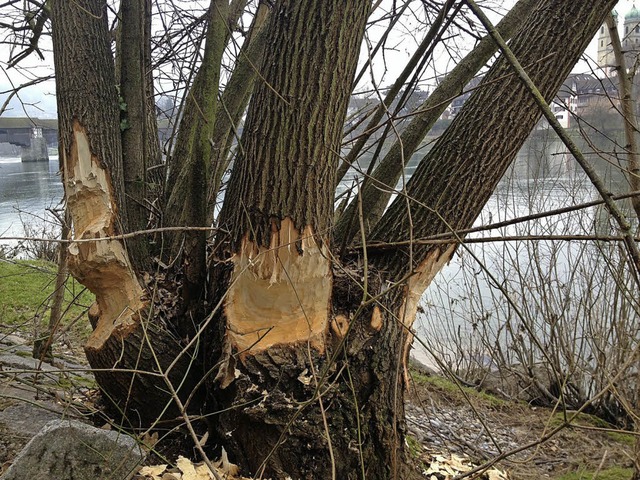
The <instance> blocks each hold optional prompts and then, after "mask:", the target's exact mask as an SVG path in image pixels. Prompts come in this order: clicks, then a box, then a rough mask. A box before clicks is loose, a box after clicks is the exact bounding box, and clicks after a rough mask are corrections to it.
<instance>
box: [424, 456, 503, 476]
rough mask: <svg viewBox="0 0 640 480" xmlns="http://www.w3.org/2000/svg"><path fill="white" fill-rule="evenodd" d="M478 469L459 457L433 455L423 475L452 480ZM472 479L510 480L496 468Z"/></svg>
mask: <svg viewBox="0 0 640 480" xmlns="http://www.w3.org/2000/svg"><path fill="white" fill-rule="evenodd" d="M474 468H476V466H475V465H473V464H472V463H471V461H470V460H468V459H466V458H462V457H459V456H458V455H455V454H451V455H431V460H430V465H429V468H427V469H426V470H424V471H423V472H422V475H423V476H424V477H426V478H427V479H429V480H451V479H453V478H454V477H456V476H458V475H461V474H464V473H467V472H470V471H471V470H473V469H474ZM471 478H475V479H482V480H510V479H509V476H508V475H507V474H506V473H505V472H502V471H500V470H498V469H496V468H490V469H488V470H486V471H484V472H483V473H482V474H480V475H476V476H473V477H471Z"/></svg>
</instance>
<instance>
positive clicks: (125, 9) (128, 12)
mask: <svg viewBox="0 0 640 480" xmlns="http://www.w3.org/2000/svg"><path fill="white" fill-rule="evenodd" d="M150 10H151V2H150V0H130V1H126V2H122V3H121V5H120V26H119V36H118V37H119V38H118V49H117V50H118V54H119V62H118V63H119V66H120V68H119V79H118V80H119V85H120V87H119V88H120V96H121V103H120V109H121V112H120V130H121V132H122V164H123V171H124V187H125V193H126V195H127V197H128V198H129V201H128V205H127V207H128V208H127V213H128V225H129V229H130V230H131V231H135V230H143V229H144V228H145V227H146V226H147V224H148V223H149V217H150V213H149V212H150V204H151V202H152V201H153V198H152V194H153V192H154V190H156V191H155V193H156V194H157V189H154V188H149V174H148V169H149V167H151V166H153V165H156V164H157V163H158V153H159V144H158V129H157V122H156V118H155V104H154V102H153V83H152V82H150V81H149V79H150V73H149V71H150V69H151V58H150V50H151V38H150V19H151V11H150ZM154 125H155V128H154ZM148 245H149V239H148V238H146V237H135V238H133V239H131V240H129V241H128V242H127V248H128V251H129V255H130V257H131V259H132V261H133V262H134V264H136V265H137V266H139V267H140V266H144V265H145V264H148V262H149V254H150V251H149V249H148Z"/></svg>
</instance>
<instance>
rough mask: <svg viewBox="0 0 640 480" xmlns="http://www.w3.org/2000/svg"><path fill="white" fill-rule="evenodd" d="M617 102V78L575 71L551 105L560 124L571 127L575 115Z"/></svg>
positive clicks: (610, 105)
mask: <svg viewBox="0 0 640 480" xmlns="http://www.w3.org/2000/svg"><path fill="white" fill-rule="evenodd" d="M617 103H618V89H617V87H616V83H615V78H611V77H605V78H598V77H596V76H595V75H591V74H585V73H573V74H571V75H569V76H568V77H567V79H566V80H565V81H564V83H563V84H562V86H561V87H560V90H558V94H557V95H556V97H555V98H554V99H553V101H552V102H551V105H550V107H551V110H552V112H553V114H554V115H555V117H556V119H557V120H558V121H559V122H560V125H562V126H563V127H564V128H569V127H572V126H573V125H572V118H573V117H574V116H575V115H584V114H585V113H587V112H588V111H589V110H593V109H595V108H602V107H605V108H610V107H612V106H613V105H616V104H617ZM545 124H546V122H543V123H542V124H541V126H545Z"/></svg>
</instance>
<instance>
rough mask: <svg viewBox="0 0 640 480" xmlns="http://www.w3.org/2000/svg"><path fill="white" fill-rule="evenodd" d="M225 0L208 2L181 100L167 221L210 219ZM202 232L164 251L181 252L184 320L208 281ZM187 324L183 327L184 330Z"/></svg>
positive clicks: (172, 241)
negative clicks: (201, 41)
mask: <svg viewBox="0 0 640 480" xmlns="http://www.w3.org/2000/svg"><path fill="white" fill-rule="evenodd" d="M228 8H229V4H228V2H227V1H225V0H214V1H212V2H211V6H210V8H209V13H208V16H207V35H206V43H205V48H204V54H203V59H202V63H201V64H200V67H199V70H198V73H197V74H196V77H195V79H194V83H193V86H192V88H191V90H190V91H189V93H188V94H187V98H186V101H185V108H184V113H183V115H182V119H181V121H180V129H179V130H178V136H177V139H176V145H175V148H174V151H173V153H172V155H171V157H170V159H169V161H168V166H169V175H168V179H167V203H166V208H165V217H164V218H165V225H167V226H172V227H203V226H206V225H207V224H208V220H209V218H208V211H209V208H208V207H207V185H208V179H209V171H210V168H209V162H210V160H211V136H212V133H213V126H214V121H215V117H216V106H217V102H218V85H219V81H220V63H221V60H222V54H223V52H224V47H225V43H226V39H227V32H228V25H227V20H228ZM206 238H207V236H206V234H205V232H202V231H197V232H186V233H185V234H184V235H170V236H168V237H167V241H166V251H165V252H164V253H165V257H169V258H175V257H177V256H181V257H182V262H181V264H182V268H183V282H184V284H183V287H182V303H183V313H184V315H185V316H186V317H190V318H187V319H186V324H191V323H193V322H194V321H196V319H197V317H199V316H201V314H202V309H201V307H202V300H203V298H204V291H205V283H206V273H207V270H206V251H205V250H206ZM186 330H188V328H186V327H185V331H186Z"/></svg>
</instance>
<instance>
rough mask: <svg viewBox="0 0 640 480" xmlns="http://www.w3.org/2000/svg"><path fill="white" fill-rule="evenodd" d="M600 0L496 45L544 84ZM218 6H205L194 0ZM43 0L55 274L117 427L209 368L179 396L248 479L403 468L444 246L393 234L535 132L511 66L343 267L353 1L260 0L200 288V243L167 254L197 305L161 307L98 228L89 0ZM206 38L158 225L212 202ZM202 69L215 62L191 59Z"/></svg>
mask: <svg viewBox="0 0 640 480" xmlns="http://www.w3.org/2000/svg"><path fill="white" fill-rule="evenodd" d="M587 3H588V4H587ZM614 3H615V2H614V1H613V0H593V1H591V2H574V1H573V0H565V1H561V2H559V1H558V0H539V1H538V3H537V7H536V8H535V9H534V11H533V12H532V14H531V15H530V16H529V17H528V18H527V21H526V23H525V25H524V26H523V27H522V29H521V31H520V32H519V34H518V35H517V36H516V37H515V38H514V39H513V41H512V46H513V49H514V51H515V52H516V54H517V55H518V56H519V58H520V61H521V62H522V63H523V64H524V65H525V66H527V68H529V74H530V76H531V77H532V78H533V79H534V81H536V82H537V84H538V85H539V87H540V90H541V91H542V92H543V93H544V94H545V95H546V96H547V98H551V97H552V96H553V95H554V93H555V91H556V90H557V89H558V87H559V86H560V84H561V83H562V81H563V80H564V79H565V77H566V75H567V73H568V72H569V71H570V69H571V67H572V65H573V64H574V63H575V61H576V60H577V58H578V56H579V55H580V53H581V52H582V50H583V49H584V48H585V46H586V45H587V43H588V41H589V40H590V39H591V38H592V36H593V34H594V33H595V31H596V30H597V28H598V27H599V26H600V24H601V22H602V20H603V19H604V16H605V14H606V13H607V12H608V11H609V10H610V9H611V8H612V6H613V4H614ZM222 4H225V5H228V3H227V2H224V1H221V0H214V2H213V5H212V10H211V12H216V14H219V11H218V10H217V9H216V8H214V7H215V6H216V5H218V6H220V7H222V6H223V5H222ZM52 7H53V9H52V18H53V40H54V52H55V58H56V73H57V89H58V92H57V93H58V103H59V128H60V135H61V138H60V157H61V159H62V163H63V171H64V185H65V196H66V199H67V203H68V206H69V210H70V213H71V217H72V220H73V234H74V241H75V242H74V243H72V244H71V245H70V248H69V261H70V270H71V272H72V274H73V275H74V276H75V277H76V278H78V279H79V280H80V281H81V282H82V283H83V284H85V285H86V286H88V287H89V288H90V289H91V291H93V292H94V293H95V294H96V306H94V307H93V308H92V311H91V316H92V319H93V320H94V323H95V325H96V328H95V331H94V334H93V335H92V337H91V338H90V340H89V342H88V344H87V346H86V352H87V357H88V358H89V361H90V363H91V365H92V366H93V367H94V368H98V369H100V370H98V371H96V378H97V380H98V382H99V384H100V386H101V388H102V390H103V392H104V393H105V396H106V397H108V398H110V399H112V401H113V402H114V403H115V404H116V405H117V406H118V408H120V410H121V412H122V413H123V414H124V415H126V416H127V420H128V422H129V424H130V425H137V424H139V423H147V424H148V423H150V422H152V421H153V420H154V419H155V418H156V417H159V416H161V415H165V416H167V415H177V414H179V413H184V412H180V410H179V409H178V408H176V407H175V402H172V400H175V397H174V395H178V396H181V397H182V398H183V400H184V399H185V398H186V397H187V396H188V395H189V394H190V392H191V391H192V390H193V388H195V381H196V380H200V379H204V382H205V383H206V387H207V401H206V403H202V402H200V401H199V400H198V401H194V402H192V403H194V404H197V406H198V407H201V408H202V409H204V410H205V412H204V413H207V414H209V418H210V429H211V433H212V436H213V438H212V439H211V440H210V442H211V443H212V444H217V445H222V446H225V448H226V449H227V451H229V452H230V454H231V455H232V457H233V459H235V460H236V462H238V463H240V464H241V465H242V466H243V467H244V469H245V471H247V472H251V473H254V474H256V475H257V476H260V475H264V476H267V477H269V476H272V477H275V478H284V477H286V476H290V477H293V478H309V479H311V478H313V479H316V478H338V479H350V478H359V479H374V480H375V479H385V480H386V479H389V478H396V479H400V478H410V475H411V471H410V470H409V469H408V468H407V465H406V461H405V460H406V458H405V452H404V449H403V445H404V432H405V425H404V388H405V387H406V384H405V381H404V377H403V374H402V373H403V371H402V368H403V362H404V361H405V359H406V356H407V354H408V347H409V346H410V340H411V327H412V323H413V319H414V317H415V311H416V308H417V303H418V301H419V298H420V296H421V294H422V293H423V291H424V289H425V288H426V287H427V285H428V284H429V283H430V281H431V280H432V279H433V277H434V276H435V275H436V274H437V272H438V271H439V270H440V268H442V266H443V265H444V264H445V263H446V261H448V259H449V258H450V256H451V255H452V254H453V251H454V250H455V244H454V242H452V245H447V246H441V247H428V246H419V245H415V246H412V245H409V243H410V241H411V240H412V239H414V238H417V237H421V236H426V235H431V234H435V233H440V232H448V231H449V230H450V229H454V230H455V229H460V228H465V227H469V226H471V224H472V223H473V221H474V220H475V219H476V217H477V215H478V214H479V212H480V209H481V208H482V206H483V205H484V204H485V202H486V200H487V199H488V197H489V195H490V194H491V192H492V190H493V188H494V187H495V185H496V183H497V182H498V180H499V179H500V177H501V175H502V172H504V170H505V169H506V168H507V166H508V165H509V163H510V162H511V160H512V159H513V158H514V156H515V154H516V153H517V151H518V149H519V147H520V145H521V144H522V142H523V141H524V139H525V138H526V136H527V134H528V133H529V132H530V130H531V129H533V128H534V126H535V123H536V121H537V119H538V118H539V113H538V111H537V107H536V106H535V103H534V102H533V100H532V99H531V97H530V96H529V94H528V92H527V90H526V89H525V88H523V87H522V85H521V84H520V82H519V80H518V79H517V77H516V76H514V75H512V74H511V70H510V68H509V66H508V65H506V64H505V63H503V62H498V63H496V65H495V66H494V67H492V69H491V71H490V73H489V74H488V75H487V78H486V79H485V82H484V83H483V85H482V87H481V88H480V89H478V91H477V92H476V94H475V95H474V96H473V97H472V98H471V99H470V100H469V101H468V102H467V105H466V106H465V108H464V109H463V111H462V112H461V113H460V114H459V115H458V117H457V118H456V120H455V121H454V122H453V124H452V126H451V128H450V129H449V130H448V131H447V132H446V133H445V134H444V135H443V136H442V137H441V139H440V140H439V142H438V143H437V144H436V145H435V146H434V148H433V150H432V153H430V154H429V155H428V156H427V157H426V158H425V159H424V161H423V162H422V164H421V165H420V167H419V168H418V169H417V171H416V173H415V175H414V178H413V179H412V181H411V182H410V183H409V185H408V188H407V193H408V195H409V197H408V198H398V199H397V200H396V201H395V202H394V203H393V204H392V205H391V207H390V208H389V210H388V211H387V213H386V214H385V215H384V216H383V217H382V219H381V221H380V222H379V223H378V224H377V225H375V227H374V229H373V232H372V233H373V236H372V238H371V239H370V240H374V241H377V242H379V243H378V246H377V247H375V248H367V247H366V246H364V245H361V248H359V249H357V250H350V251H349V253H348V255H345V256H344V258H342V259H339V260H338V259H337V258H336V255H335V252H334V251H333V250H334V249H335V246H334V245H333V238H332V228H333V225H332V217H333V193H334V184H335V175H336V169H337V166H338V161H339V149H340V141H341V136H342V123H343V120H344V118H345V112H346V109H347V104H348V100H349V94H350V90H351V86H352V81H353V76H354V72H355V67H356V63H357V58H358V52H359V46H360V42H361V40H362V38H363V34H364V29H365V24H366V21H367V14H368V11H369V8H370V1H369V0H352V1H349V2H344V1H342V0H309V1H307V2H293V1H290V0H280V1H278V2H276V6H275V7H274V10H273V12H272V15H271V16H270V18H269V21H268V25H267V26H266V28H267V38H269V39H270V46H271V48H269V49H268V50H267V51H266V52H265V54H264V58H263V60H262V62H261V65H260V67H259V71H260V76H261V78H260V81H259V82H257V85H256V88H255V92H254V94H253V97H252V101H251V104H250V106H249V111H248V114H247V119H246V125H245V128H244V134H243V137H242V149H240V150H239V155H238V157H237V158H236V160H235V165H234V169H233V173H232V176H231V179H230V182H229V186H228V189H227V193H226V197H225V202H224V205H223V208H222V211H221V214H220V220H219V225H220V231H219V232H218V233H217V235H216V238H215V242H214V245H213V246H214V250H213V252H214V253H213V255H212V260H213V261H212V263H211V265H210V266H209V272H208V273H209V276H208V278H209V279H210V280H209V281H210V283H209V285H208V291H207V293H208V297H207V302H206V303H205V302H204V300H203V299H202V297H200V296H199V293H198V295H194V292H196V293H197V292H200V291H203V290H204V288H205V281H206V277H205V275H203V274H202V272H201V270H200V267H201V264H202V262H203V256H204V243H203V242H202V244H201V243H199V242H201V239H198V238H196V239H195V240H194V242H192V243H190V244H189V245H188V249H190V250H187V252H186V254H185V255H183V256H182V259H183V261H184V262H185V263H184V265H180V264H178V267H181V266H184V268H185V269H186V274H185V277H186V278H187V280H186V283H185V284H184V285H183V286H185V288H188V289H192V290H191V291H190V293H188V295H190V296H188V297H187V299H188V302H187V303H190V304H191V305H194V306H195V307H196V308H194V309H193V310H187V311H189V313H195V315H194V316H193V317H185V316H181V313H183V312H184V310H178V311H176V309H175V304H176V303H179V302H177V300H176V297H177V295H178V294H179V292H178V288H179V284H178V283H176V282H174V281H173V277H171V275H168V276H167V277H166V278H165V280H164V281H163V280H162V279H160V278H158V279H156V280H157V283H156V284H154V289H153V290H152V289H147V288H146V285H142V284H141V283H140V281H139V280H138V276H137V275H136V272H135V270H134V268H133V266H132V264H131V262H130V260H129V257H128V254H127V251H126V249H125V248H124V247H123V245H122V242H121V241H119V240H117V239H113V238H109V239H107V238H106V237H109V236H112V235H114V234H117V233H120V232H121V231H126V230H123V229H124V228H126V221H127V217H126V209H125V204H124V198H125V197H124V192H125V182H124V179H125V177H124V175H123V170H122V155H121V152H120V131H119V128H118V125H119V107H118V99H117V95H116V91H115V75H114V73H113V70H114V69H113V61H112V58H111V52H110V50H109V42H108V40H107V38H108V37H107V35H108V31H107V24H106V21H107V20H106V19H107V15H106V7H105V0H76V1H74V2H66V1H62V0H56V1H54V2H53V6H52ZM224 18H225V19H226V16H225V17H224ZM211 20H214V19H210V21H211ZM212 24H213V23H211V24H210V28H211V25H212ZM208 35H212V36H215V38H214V39H213V40H212V41H211V42H209V39H208V40H207V49H205V53H204V61H203V66H202V67H201V69H200V72H199V74H198V79H197V80H196V82H195V84H194V86H193V88H192V89H191V94H190V96H189V100H188V105H189V107H188V108H187V109H186V111H185V116H184V117H183V119H182V126H181V131H180V133H179V136H178V142H177V146H176V150H175V152H174V156H173V157H172V160H171V164H170V167H171V168H172V169H173V173H171V171H170V176H169V179H170V182H171V183H170V184H169V186H170V187H172V189H173V190H172V191H171V192H167V193H168V196H169V201H168V204H167V207H168V208H169V210H167V211H166V214H167V217H169V218H170V220H169V224H172V225H184V224H187V225H198V226H199V225H201V224H200V223H199V222H201V221H203V217H202V215H204V212H206V211H207V207H208V206H207V205H206V204H205V203H204V200H203V196H204V195H205V194H206V188H201V189H199V188H200V187H202V185H203V184H204V185H206V179H207V178H208V176H207V165H206V162H207V161H208V160H209V159H210V145H209V143H208V140H209V139H210V138H211V129H212V125H213V124H214V120H215V113H216V112H215V108H216V107H215V103H216V102H215V97H216V95H217V81H218V80H217V78H218V77H217V72H216V70H215V69H216V68H217V67H215V66H214V65H213V64H212V63H211V64H210V62H212V61H211V58H213V57H215V56H216V55H217V53H216V52H220V51H221V49H220V48H218V47H219V45H220V43H219V42H218V40H219V39H220V38H221V37H222V36H223V35H222V34H221V33H220V31H219V30H218V31H213V30H210V31H209V33H208ZM209 47H211V48H209ZM211 49H213V50H211ZM550 52H551V53H550ZM221 55H222V54H221V53H220V56H221ZM219 60H220V59H219V58H218V60H217V61H218V63H219ZM209 68H211V69H213V71H211V70H209V72H210V73H211V75H212V76H211V75H206V74H204V73H203V72H206V71H207V69H209ZM488 106H491V108H488ZM183 154H184V156H183ZM184 202H186V203H184ZM192 207H193V210H190V209H191V208H192ZM408 207H409V208H408ZM119 221H122V222H123V223H124V224H125V226H124V227H120V223H119ZM359 224H360V226H361V228H362V224H361V223H360V222H359ZM390 243H394V245H391V246H390V245H389V244H390ZM192 261H193V262H194V263H191V262H192ZM190 268H195V270H194V271H193V273H194V276H192V277H189V275H191V273H189V272H188V269H190ZM205 272H206V271H205ZM189 282H190V283H189ZM180 294H181V295H183V301H184V299H185V297H184V289H183V292H181V293H180ZM174 300H175V301H174ZM200 311H201V312H202V315H201V316H200V315H198V314H199V312H200ZM204 314H208V315H207V317H205V316H204ZM189 322H192V324H193V327H192V328H191V329H189V328H183V326H184V325H186V324H188V323H189ZM197 326H200V327H201V328H203V329H205V330H204V332H203V335H200V332H195V329H196V327H197ZM186 345H190V347H189V349H186V348H185V346H186ZM196 346H197V347H198V352H195V350H196ZM201 357H204V360H203V361H204V362H205V365H204V366H205V367H206V370H202V369H201V368H200V367H199V360H200V358H201ZM133 369H135V372H134V371H133ZM205 372H206V374H205ZM167 391H168V392H169V393H168V394H167V393H166V392H167ZM174 392H176V393H175V394H174Z"/></svg>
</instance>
